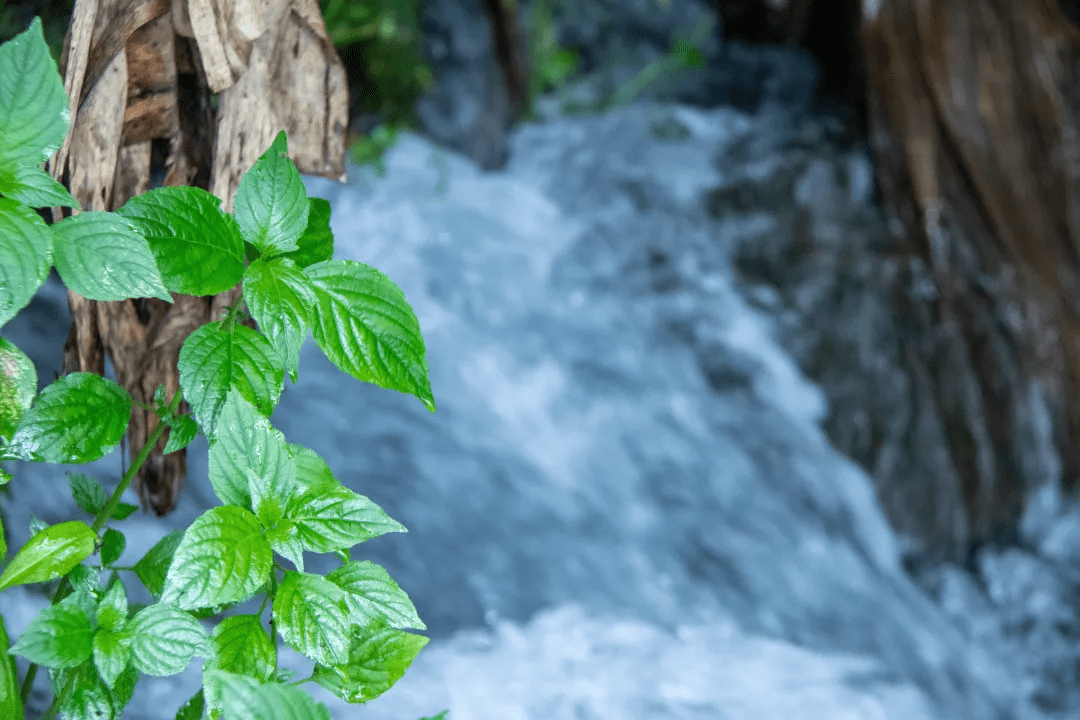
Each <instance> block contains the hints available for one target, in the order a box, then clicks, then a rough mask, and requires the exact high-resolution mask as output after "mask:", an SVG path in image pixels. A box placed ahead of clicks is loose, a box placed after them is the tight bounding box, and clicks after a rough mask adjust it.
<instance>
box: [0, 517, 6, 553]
mask: <svg viewBox="0 0 1080 720" xmlns="http://www.w3.org/2000/svg"><path fill="white" fill-rule="evenodd" d="M5 535H6V533H5V532H4V516H3V515H0V560H3V559H4V558H6V557H7V539H6V538H5V537H4V536H5Z"/></svg>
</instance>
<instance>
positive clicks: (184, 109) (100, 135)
mask: <svg viewBox="0 0 1080 720" xmlns="http://www.w3.org/2000/svg"><path fill="white" fill-rule="evenodd" d="M64 58H65V62H64V74H65V80H64V82H65V89H66V90H67V91H68V93H69V95H70V96H71V97H72V110H71V115H72V118H73V120H74V122H73V127H72V132H71V133H70V135H69V138H67V139H66V140H65V142H64V145H63V147H62V148H61V151H60V153H58V154H57V156H56V157H55V158H54V160H53V162H52V164H51V165H50V166H49V169H50V171H51V172H52V173H53V176H54V177H56V178H57V179H63V178H64V177H65V175H66V176H67V177H69V178H70V189H71V191H72V194H73V195H74V196H75V198H76V199H77V200H79V202H80V203H81V204H82V208H83V209H84V210H87V209H95V210H112V209H115V208H116V207H119V206H120V205H122V204H123V203H125V202H126V201H127V200H128V199H129V198H131V197H132V196H134V195H135V194H138V193H140V192H143V191H145V190H146V189H147V188H149V187H150V186H151V181H152V174H153V168H152V160H153V153H154V142H155V141H167V146H168V154H167V157H166V159H165V163H164V165H165V167H164V170H165V174H164V184H165V185H181V184H194V185H197V186H200V187H203V188H205V189H209V190H210V191H211V192H213V193H215V194H216V195H217V196H218V197H219V198H221V199H222V200H223V201H224V202H223V204H224V207H225V208H226V209H231V206H232V197H233V194H234V193H235V191H236V187H237V184H238V182H239V179H240V176H241V175H242V174H243V172H244V171H246V170H247V169H248V168H249V167H250V166H251V165H252V163H254V161H255V160H256V159H257V158H258V156H259V155H260V154H261V153H262V152H263V150H265V149H266V147H267V146H268V145H269V144H270V142H271V141H272V140H273V137H274V135H276V134H277V132H278V131H280V130H286V131H287V132H288V133H289V145H290V151H291V154H292V156H293V158H294V160H295V161H296V163H297V165H298V167H299V168H300V170H301V171H302V172H306V173H309V174H318V175H324V176H327V177H332V178H335V179H344V172H345V171H344V155H345V132H346V127H347V125H348V113H347V109H348V84H347V82H346V79H345V71H344V67H343V66H342V64H341V61H340V59H339V58H338V57H337V55H336V53H335V51H334V48H333V45H332V44H331V43H330V40H329V37H328V35H327V33H326V28H325V26H324V25H323V23H322V18H321V15H319V10H318V4H317V1H316V0H171V2H170V1H168V0H77V2H76V7H75V13H74V15H73V18H72V24H71V27H70V29H69V33H68V39H67V41H66V44H65V48H64ZM212 92H217V93H219V95H218V103H219V104H218V110H217V112H216V113H215V111H214V110H213V109H212V107H211V102H210V96H211V93H212ZM80 98H81V99H82V100H81V102H80V100H79V99H80ZM212 161H213V165H212V166H211V162H212ZM56 214H57V213H56V212H54V216H56ZM238 292H239V291H238V289H234V290H231V291H229V292H226V293H222V294H220V295H218V296H216V297H214V298H194V297H189V296H184V295H178V294H174V295H173V303H172V304H169V303H166V302H164V301H161V300H157V299H140V300H129V301H125V302H110V303H105V302H94V301H91V300H87V299H86V298H81V297H79V296H77V295H75V294H74V293H69V304H70V307H71V314H72V318H73V323H72V329H71V333H70V335H69V337H68V342H67V344H66V346H65V351H64V357H65V371H66V372H73V371H77V370H83V371H90V372H97V373H102V372H103V371H104V369H105V358H106V356H107V357H108V358H109V359H110V360H111V361H112V365H113V368H114V370H115V372H116V376H117V380H118V381H119V382H120V384H121V385H123V386H124V387H125V388H126V389H127V391H128V392H129V393H130V394H131V396H132V397H133V398H134V399H135V400H137V401H140V402H143V403H149V402H151V400H152V398H153V395H154V391H155V390H156V388H157V387H158V386H159V385H164V386H165V388H166V390H167V392H168V393H169V394H170V395H171V394H172V393H174V392H176V390H177V389H178V387H179V378H178V377H177V372H176V362H177V357H178V354H179V351H180V347H181V345H182V344H183V342H184V340H185V339H186V338H187V336H188V335H189V334H190V333H191V332H192V331H193V330H195V329H196V328H198V327H199V326H200V325H202V324H203V323H205V322H207V321H209V320H211V319H213V318H215V317H218V316H220V314H221V312H222V311H223V309H224V308H225V306H226V305H228V304H229V303H230V302H232V301H233V300H235V299H236V297H237V296H238ZM157 422H158V419H157V417H156V415H155V414H154V413H152V412H146V411H143V410H141V409H135V410H133V412H132V418H131V424H130V426H129V428H128V444H129V450H130V452H131V453H132V455H134V454H135V453H136V452H138V450H139V449H140V448H141V447H142V445H143V444H144V443H145V441H146V438H147V437H148V436H149V434H150V433H151V432H152V431H153V429H154V427H155V425H156V423H157ZM167 437H168V435H167V433H166V436H165V437H163V438H162V439H161V441H160V443H159V445H158V447H157V448H156V449H155V453H154V454H152V455H151V457H150V459H149V460H148V462H147V463H146V465H145V466H144V467H143V468H142V470H141V471H140V473H139V475H138V476H137V478H136V488H137V490H138V491H139V494H140V496H141V497H142V499H143V502H144V503H145V504H146V505H147V506H149V507H151V508H153V509H154V510H155V511H156V512H157V513H159V514H164V513H166V512H168V511H169V510H171V509H172V508H173V507H175V505H176V501H177V498H178V495H179V492H180V489H181V488H182V486H183V482H184V473H185V468H186V459H185V454H184V452H183V451H180V452H176V453H171V454H170V455H168V456H166V457H162V456H161V455H160V452H161V450H162V449H164V443H165V442H166V441H167Z"/></svg>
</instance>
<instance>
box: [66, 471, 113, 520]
mask: <svg viewBox="0 0 1080 720" xmlns="http://www.w3.org/2000/svg"><path fill="white" fill-rule="evenodd" d="M68 485H69V486H70V487H71V497H72V498H74V500H75V504H76V505H78V506H79V507H80V508H82V511H83V512H85V513H87V514H88V515H97V514H98V513H99V512H101V508H103V507H105V503H106V502H108V500H109V498H108V496H107V495H106V494H105V488H103V487H101V483H100V482H98V481H97V480H95V479H94V478H92V477H89V476H87V475H83V474H82V473H68Z"/></svg>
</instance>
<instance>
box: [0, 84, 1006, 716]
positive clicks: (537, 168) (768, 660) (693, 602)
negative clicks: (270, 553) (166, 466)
mask: <svg viewBox="0 0 1080 720" xmlns="http://www.w3.org/2000/svg"><path fill="white" fill-rule="evenodd" d="M770 113H772V114H770ZM786 122H787V121H786V120H785V117H784V115H783V113H782V112H781V111H778V110H770V109H769V108H765V109H763V110H761V111H760V112H759V113H758V115H756V116H749V115H745V114H741V113H739V112H736V111H734V110H728V109H720V110H710V111H703V110H696V109H690V108H686V107H679V106H664V105H633V106H629V107H626V108H623V109H620V110H617V111H614V112H611V113H609V114H606V115H603V116H595V117H579V118H565V119H559V120H555V121H553V122H550V123H546V124H538V125H527V126H523V127H521V128H520V129H518V130H517V131H516V133H515V135H514V137H513V140H512V144H511V162H510V165H509V167H508V168H507V169H506V170H505V171H501V172H495V173H483V172H481V171H480V170H478V169H477V167H476V166H475V165H473V164H472V163H471V162H469V161H467V160H465V159H463V158H461V157H460V156H457V155H454V154H452V153H448V152H446V151H443V150H440V149H438V148H437V147H435V146H433V145H432V144H430V143H428V142H427V141H425V140H423V139H421V138H419V137H416V136H412V135H405V136H404V137H403V138H402V139H401V141H400V142H399V143H398V145H396V146H395V147H394V148H393V149H392V150H391V151H390V153H389V155H388V156H387V158H386V173H385V175H384V176H380V175H378V174H376V173H374V172H373V171H371V170H370V169H361V168H351V170H350V177H351V182H350V184H349V185H348V186H341V185H336V184H334V183H331V182H329V181H324V180H317V179H315V180H308V182H307V185H308V190H309V194H311V195H314V196H321V197H326V198H327V199H329V200H330V202H331V206H332V213H333V214H332V224H333V229H334V234H335V239H336V244H337V250H336V255H337V257H343V258H350V259H355V260H360V261H363V262H365V263H368V264H371V265H373V266H374V267H376V268H378V269H380V270H381V271H383V272H384V273H386V274H387V275H389V276H390V277H391V278H392V279H393V280H394V281H395V282H397V283H398V284H399V285H400V286H401V287H402V288H403V290H404V291H405V294H406V296H407V298H408V299H409V301H410V302H411V303H412V304H413V306H414V308H415V309H416V312H417V315H418V317H419V319H420V324H421V327H422V329H423V332H424V335H425V338H426V339H427V343H428V345H427V347H428V358H429V363H430V368H431V382H432V388H433V390H434V393H435V399H436V402H437V403H438V406H439V410H438V412H437V413H435V414H430V413H428V412H427V411H426V410H425V409H424V407H423V406H422V404H421V403H420V402H419V401H418V400H416V399H415V398H412V397H408V396H405V395H401V394H398V393H393V392H390V391H386V390H381V389H379V388H374V387H371V386H366V385H362V384H360V383H357V382H356V381H355V380H352V379H351V378H348V377H346V376H345V375H343V374H342V373H340V372H339V371H338V370H336V369H335V368H334V367H333V366H332V365H331V364H330V363H329V362H328V361H326V360H325V358H323V357H322V356H321V354H320V353H319V351H318V349H317V348H316V347H315V346H314V345H313V344H312V343H309V344H308V345H307V346H305V349H304V351H303V353H302V358H301V366H300V377H299V381H298V384H297V385H296V386H295V387H293V386H289V387H287V389H286V391H285V393H284V395H283V397H282V400H281V403H280V405H279V407H278V409H277V411H276V412H275V414H274V416H273V422H274V424H275V425H276V426H277V427H279V428H280V429H281V430H282V431H283V432H284V433H285V435H286V437H287V438H288V440H289V441H290V442H300V443H304V444H306V445H309V446H310V447H312V448H314V449H315V450H316V451H317V452H319V453H320V454H321V455H323V457H325V458H326V460H327V461H328V462H329V464H330V466H331V467H332V468H333V469H334V471H335V473H336V474H337V475H338V477H339V478H340V479H341V480H342V481H343V482H344V483H345V484H347V485H348V486H350V487H352V488H353V489H355V490H357V491H358V492H361V493H363V494H365V495H368V496H369V497H371V498H372V499H373V500H375V501H376V502H378V503H379V504H380V505H382V506H383V507H384V508H385V509H386V510H387V511H388V512H389V513H390V514H391V515H392V516H393V517H394V518H395V519H397V520H399V521H400V522H402V523H404V524H405V525H406V526H407V527H408V528H409V529H410V532H409V533H408V534H407V535H391V536H384V537H382V538H378V539H376V540H374V541H371V542H369V543H366V544H365V545H362V546H360V547H358V548H357V549H356V550H355V551H354V552H353V557H355V558H370V559H373V560H375V561H377V562H380V563H382V564H384V565H385V566H386V567H387V569H388V570H389V571H390V573H391V575H392V576H393V577H394V578H395V579H396V580H397V581H398V582H399V584H401V586H402V587H403V588H405V589H406V590H407V591H408V592H409V593H410V594H411V595H412V596H413V598H414V600H415V602H416V605H417V607H418V609H419V612H420V614H421V617H423V618H424V619H425V620H426V622H427V623H428V625H429V629H430V634H431V635H432V636H433V638H434V639H433V641H432V643H431V645H430V646H429V648H428V649H427V650H425V652H424V653H422V654H421V657H420V658H419V660H418V661H417V662H416V664H415V665H414V667H413V669H412V670H410V672H409V673H408V674H407V675H406V678H405V679H404V680H403V681H402V682H401V683H400V684H399V686H398V687H396V688H395V689H394V690H392V691H391V692H390V693H388V694H387V695H386V696H384V697H383V698H380V699H378V700H376V701H374V702H372V703H370V704H369V705H367V706H365V707H363V708H356V707H350V706H346V705H344V704H342V703H339V702H336V701H333V700H331V699H327V702H328V704H329V705H331V707H333V709H334V716H335V717H336V718H353V717H356V718H373V719H376V720H382V719H383V718H386V719H387V720H389V719H390V718H398V719H400V720H411V718H415V717H419V716H421V715H433V714H435V713H437V712H439V711H441V710H443V709H446V708H449V709H450V715H449V717H450V718H451V719H452V720H487V719H488V718H490V719H491V720H495V719H497V718H498V719H513V720H517V719H518V718H520V719H522V720H525V719H530V720H531V719H536V720H542V719H548V718H627V719H646V720H651V719H652V718H656V719H657V720H659V719H661V718H678V719H682V718H686V719H691V718H695V719H696V718H731V719H735V720H744V719H745V720H757V719H771V718H776V719H778V720H779V719H784V720H791V719H802V718H807V719H810V718H830V719H839V718H845V719H846V718H852V719H853V720H854V719H856V718H859V719H862V718H871V719H876V718H887V719H890V720H892V719H896V720H901V719H902V720H919V719H921V718H939V719H941V720H952V719H954V718H956V719H963V718H970V719H971V720H988V719H991V718H999V717H1000V718H1004V717H1011V716H1012V715H1011V714H1010V712H1011V709H1012V707H1013V704H1014V698H1015V688H1014V687H1013V683H1012V682H1011V680H1010V679H1009V678H1008V677H1007V676H1006V675H1005V673H1004V672H1002V670H1001V668H1000V667H999V666H998V665H997V664H996V662H995V661H994V660H992V659H991V658H989V657H988V656H987V655H986V654H985V653H984V652H983V651H982V650H980V649H979V648H978V647H975V646H974V645H972V644H971V643H970V642H969V641H968V640H967V639H965V637H964V636H963V635H962V634H961V633H960V632H959V631H958V630H957V629H956V627H955V626H954V625H953V624H952V623H951V622H950V621H948V620H947V619H946V618H945V617H944V616H943V615H942V614H941V612H940V611H939V610H938V609H937V607H936V606H934V605H933V604H932V603H931V602H930V601H929V600H927V599H926V597H925V596H924V595H923V594H922V593H921V592H920V591H919V590H917V589H916V588H915V587H914V585H912V584H911V582H910V581H909V580H908V579H907V578H906V576H904V575H903V573H902V572H901V571H900V569H899V549H898V541H897V539H896V537H895V536H894V535H893V533H892V532H891V530H890V529H889V528H888V526H887V524H886V522H885V520H884V518H883V516H882V513H881V511H880V509H879V507H878V505H877V501H876V498H875V495H874V492H873V489H872V486H871V483H870V481H869V479H868V478H867V477H866V476H865V474H864V473H863V472H862V471H861V470H860V469H859V468H857V467H856V466H855V465H854V464H853V463H851V462H850V461H849V460H847V459H846V458H844V457H842V456H840V455H839V454H838V453H837V452H836V451H835V450H833V449H832V447H831V446H830V445H829V443H828V441H827V440H826V439H825V437H824V436H823V434H822V432H821V430H820V428H819V427H818V424H817V423H818V421H819V420H820V419H821V418H822V416H823V413H824V411H825V407H826V406H825V399H824V397H823V395H822V393H821V392H820V391H819V390H818V389H817V388H816V387H814V386H813V385H812V384H810V383H808V382H807V381H806V380H805V379H804V378H803V377H802V376H801V374H800V373H799V371H798V369H797V368H796V366H795V365H794V363H793V362H792V361H791V359H790V358H789V357H788V356H787V354H786V353H784V352H783V351H782V350H781V349H780V347H779V345H778V343H777V342H776V338H775V336H774V333H775V327H774V325H773V323H772V321H771V320H770V319H769V318H768V317H767V316H766V315H764V314H762V313H761V312H760V311H757V310H755V309H753V308H752V307H751V305H750V304H749V303H748V302H747V301H746V299H744V298H743V297H742V295H741V294H740V292H739V291H738V290H737V288H736V283H735V279H734V276H733V272H732V269H731V264H730V262H729V255H728V253H729V251H730V249H731V248H732V247H734V244H735V243H736V242H737V241H738V239H739V237H740V236H741V234H746V233H760V232H762V231H763V229H764V230H765V231H767V229H768V225H769V222H770V219H769V218H768V217H767V216H762V217H759V218H756V219H754V218H751V219H750V220H741V221H739V222H722V221H718V220H715V219H713V218H711V217H710V216H709V215H708V214H707V213H706V212H705V211H704V209H703V196H704V194H705V193H706V192H707V191H708V190H709V189H711V188H713V187H715V186H716V185H717V184H718V183H720V182H721V181H722V180H723V177H724V174H725V173H726V172H729V171H730V168H724V167H718V166H717V163H716V161H715V158H717V157H718V155H720V154H721V152H722V151H723V150H725V149H726V148H729V147H730V146H731V145H732V144H734V143H743V144H748V145H751V146H752V144H753V143H754V142H756V141H757V140H758V139H759V138H757V137H756V136H757V135H759V134H761V133H770V132H780V131H784V128H787V127H788V126H787V125H786V124H785V123H786ZM673 127H674V128H676V129H677V130H678V132H670V129H671V128H673ZM778 128H780V130H778ZM746 162H747V163H749V164H751V166H752V163H753V162H754V158H753V157H750V158H748V159H747V160H746ZM741 170H743V171H745V170H746V167H743V168H741ZM761 172H762V173H767V172H768V168H765V167H763V168H761ZM43 292H44V294H43V296H42V299H41V300H39V301H38V302H37V303H36V305H35V310H34V315H33V321H32V322H31V323H30V324H29V325H26V324H23V325H16V324H15V323H13V324H12V325H10V326H9V327H8V328H7V329H6V330H5V336H9V337H11V338H12V339H13V340H14V341H15V342H16V343H17V344H19V345H20V346H21V347H23V348H24V349H25V350H26V351H27V352H28V353H29V354H30V355H31V357H32V358H34V359H35V361H38V362H39V364H41V365H46V364H47V363H48V360H47V358H48V357H54V358H56V360H55V363H56V365H55V366H54V367H53V368H52V369H51V370H49V371H48V373H47V374H46V373H45V371H44V370H42V369H41V367H39V371H40V372H42V373H43V378H45V379H47V378H51V377H52V374H51V373H52V372H53V371H54V370H55V367H58V365H59V356H60V348H61V345H62V339H63V336H64V334H65V332H66V325H65V324H64V320H63V312H62V309H58V308H62V302H63V299H62V297H63V296H62V294H61V293H60V292H59V291H58V290H57V288H56V287H55V286H53V287H50V288H47V289H46V290H45V291H43ZM50 293H51V295H50ZM50 316H51V317H50ZM49 328H52V329H49ZM57 338H59V340H57ZM50 354H51V355H50ZM118 466H119V461H118V459H117V457H116V456H115V455H114V456H113V457H111V458H108V459H106V460H104V461H101V462H100V463H97V464H96V465H95V466H94V471H95V472H96V473H97V474H98V475H99V476H100V477H102V478H103V479H104V480H105V482H106V484H107V485H108V484H110V483H113V482H115V478H116V477H117V476H118V472H117V470H118ZM216 504H218V503H217V501H216V499H215V498H214V497H213V495H212V492H211V490H210V486H209V483H208V481H207V479H206V456H205V443H204V442H202V443H196V444H194V445H193V446H192V448H191V450H190V460H189V483H188V488H187V490H186V491H185V495H184V498H183V501H182V503H181V506H180V508H179V509H178V510H177V512H176V513H175V514H174V515H171V516H169V517H168V518H165V519H163V520H158V519H155V518H152V517H148V516H144V515H137V516H134V517H133V518H132V519H131V520H129V521H126V522H125V523H124V524H123V525H122V527H121V529H123V530H124V531H125V532H126V533H127V536H128V550H127V553H126V554H125V556H124V560H130V561H134V560H136V559H137V558H138V557H140V556H141V554H142V553H143V552H145V550H146V549H147V548H149V547H150V546H151V545H152V544H153V543H154V542H155V541H156V540H157V539H158V538H159V537H161V536H162V535H163V534H165V532H167V531H168V530H169V529H171V528H173V527H182V526H184V525H186V524H187V523H189V522H190V521H191V519H192V518H194V517H195V516H197V515H198V514H199V513H200V512H202V510H204V509H205V508H207V507H209V506H212V505H216ZM71 507H72V506H71V504H70V503H69V502H68V499H67V489H66V482H65V480H64V478H63V476H62V474H61V473H59V472H57V471H56V470H55V469H54V468H38V467H33V466H27V465H23V466H19V467H17V468H15V480H14V481H13V483H12V489H11V494H10V496H9V497H8V498H7V499H6V500H5V504H4V510H5V513H6V521H7V523H8V527H10V528H11V530H10V532H11V535H12V538H11V539H12V545H13V546H17V545H21V543H22V542H23V541H24V540H25V537H26V534H27V533H26V527H27V519H28V516H29V514H31V513H33V514H36V515H38V516H39V517H41V518H43V519H45V520H48V521H57V520H61V519H68V517H69V512H70V508H71ZM308 562H309V564H311V565H313V566H314V567H315V569H316V571H324V570H326V569H329V567H331V565H330V564H328V563H329V561H328V560H324V561H323V562H324V564H320V561H319V560H317V559H316V558H313V557H311V556H310V555H309V556H308ZM134 599H135V598H133V600H134ZM42 602H43V600H42V599H40V598H38V597H36V596H35V595H33V594H32V593H29V592H26V591H23V590H19V591H17V592H13V591H9V592H5V593H4V594H3V595H0V611H2V612H3V613H4V615H5V617H8V618H9V621H8V625H9V628H8V629H9V631H11V632H12V633H13V634H17V633H19V632H20V631H21V630H22V628H23V627H25V623H26V622H29V619H30V618H31V617H32V616H33V612H34V611H35V610H36V608H37V607H39V606H40V604H41V603H42ZM302 662H303V661H302V660H301V659H300V658H298V657H296V656H295V655H292V654H289V653H288V652H286V653H283V656H282V664H284V665H286V666H290V667H296V668H297V669H298V671H300V672H303V667H304V666H303V664H302ZM198 682H199V677H198V668H197V667H193V668H190V669H189V670H188V672H186V673H185V674H183V675H181V676H178V677H177V678H169V679H151V678H144V679H143V680H142V681H140V685H139V688H138V690H137V693H136V698H135V700H134V701H133V704H132V706H131V708H130V709H129V711H128V712H127V713H125V718H127V717H132V718H157V717H166V716H170V717H171V713H172V712H174V711H175V708H176V707H179V705H180V704H181V703H182V702H183V700H184V699H186V698H187V697H188V696H189V695H190V694H191V693H193V692H194V691H195V689H196V688H197V686H198ZM320 697H322V696H320ZM166 706H167V707H168V708H169V709H168V711H167V712H165V711H163V710H162V708H163V707H166ZM163 713H164V714H163Z"/></svg>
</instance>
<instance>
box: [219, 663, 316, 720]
mask: <svg viewBox="0 0 1080 720" xmlns="http://www.w3.org/2000/svg"><path fill="white" fill-rule="evenodd" d="M203 682H204V684H205V686H206V690H207V695H213V694H216V695H218V696H219V697H220V698H221V702H222V708H223V710H224V713H225V717H227V718H228V719H229V720H330V712H329V711H328V710H327V709H326V707H325V706H324V705H323V704H322V703H316V702H315V700H314V699H313V698H312V697H311V696H310V695H308V694H307V693H306V692H304V691H303V690H301V689H299V688H295V687H289V686H286V685H279V684H277V683H267V684H265V685H263V684H260V683H259V682H258V681H257V680H254V679H252V678H249V677H247V676H246V675H235V674H233V673H227V672H223V671H221V670H208V671H207V672H205V673H204V674H203Z"/></svg>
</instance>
